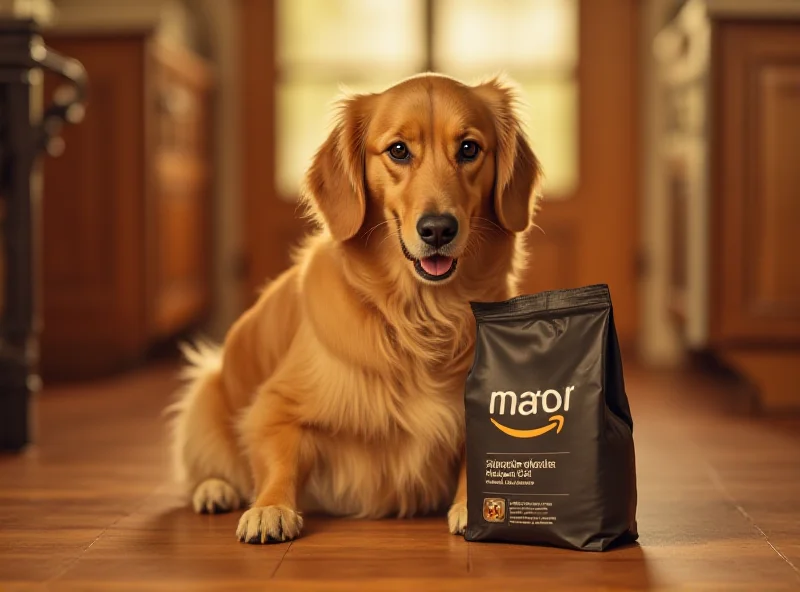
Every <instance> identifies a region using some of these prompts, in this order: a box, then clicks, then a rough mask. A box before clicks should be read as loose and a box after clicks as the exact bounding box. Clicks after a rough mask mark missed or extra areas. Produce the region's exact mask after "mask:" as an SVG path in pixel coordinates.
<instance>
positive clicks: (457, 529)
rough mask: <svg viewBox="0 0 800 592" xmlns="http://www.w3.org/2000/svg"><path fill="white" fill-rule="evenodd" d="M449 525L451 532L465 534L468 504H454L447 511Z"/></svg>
mask: <svg viewBox="0 0 800 592" xmlns="http://www.w3.org/2000/svg"><path fill="white" fill-rule="evenodd" d="M447 525H448V526H449V527H450V533H451V534H464V531H465V530H466V529H467V505H466V504H461V503H458V504H453V505H452V506H450V510H449V511H448V512H447Z"/></svg>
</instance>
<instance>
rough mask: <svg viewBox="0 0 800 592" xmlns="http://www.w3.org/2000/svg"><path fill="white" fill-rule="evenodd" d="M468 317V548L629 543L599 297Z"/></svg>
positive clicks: (595, 290) (629, 455)
mask: <svg viewBox="0 0 800 592" xmlns="http://www.w3.org/2000/svg"><path fill="white" fill-rule="evenodd" d="M471 306H472V312H473V314H474V316H475V320H476V325H477V335H476V343H475V358H474V362H473V366H472V368H471V370H470V373H469V376H468V378H467V384H466V392H465V407H466V429H467V432H466V446H467V529H466V533H465V538H466V540H468V541H494V542H513V543H527V544H538V545H549V546H557V547H565V548H570V549H578V550H585V551H604V550H606V549H608V548H609V547H611V546H614V545H617V544H623V543H630V542H633V541H635V540H636V539H637V538H638V536H639V535H638V531H637V524H636V503H637V493H636V463H635V454H634V444H633V420H632V418H631V412H630V407H629V404H628V397H627V394H626V392H625V383H624V380H623V375H622V360H621V355H620V351H619V343H618V341H617V333H616V329H615V327H614V315H613V308H612V305H611V296H610V294H609V290H608V287H607V286H605V285H594V286H587V287H584V288H576V289H570V290H555V291H550V292H543V293H540V294H533V295H525V296H519V297H517V298H514V299H511V300H507V301H503V302H491V303H472V305H471Z"/></svg>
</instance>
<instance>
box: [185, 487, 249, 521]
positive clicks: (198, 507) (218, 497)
mask: <svg viewBox="0 0 800 592" xmlns="http://www.w3.org/2000/svg"><path fill="white" fill-rule="evenodd" d="M241 501H242V500H241V498H240V497H239V494H238V493H236V490H235V489H234V488H233V487H231V486H230V485H229V484H228V483H226V482H225V481H223V480H222V479H206V480H205V481H203V482H202V483H201V484H200V485H198V486H197V489H195V490H194V494H193V495H192V506H193V507H194V511H195V512H197V513H198V514H222V513H224V512H230V511H231V510H238V509H239V508H240V507H241V506H240V505H241Z"/></svg>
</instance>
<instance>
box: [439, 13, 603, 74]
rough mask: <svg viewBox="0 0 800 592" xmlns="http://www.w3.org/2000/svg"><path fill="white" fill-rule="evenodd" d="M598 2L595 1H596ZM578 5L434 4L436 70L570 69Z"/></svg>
mask: <svg viewBox="0 0 800 592" xmlns="http://www.w3.org/2000/svg"><path fill="white" fill-rule="evenodd" d="M595 1H597V0H595ZM577 2H578V0H491V2H490V1H488V0H436V1H435V2H434V4H433V6H434V15H435V20H434V23H435V27H436V28H435V31H434V64H435V65H436V68H437V69H444V70H459V71H461V72H469V73H471V74H472V75H479V76H482V75H485V74H486V73H492V71H494V70H498V69H503V70H505V71H506V72H508V73H509V74H511V75H513V76H518V77H521V76H523V75H524V74H525V73H530V72H535V71H537V70H538V71H548V70H550V71H552V70H564V69H565V68H566V69H572V68H573V67H574V66H575V65H576V63H577V56H578V6H577Z"/></svg>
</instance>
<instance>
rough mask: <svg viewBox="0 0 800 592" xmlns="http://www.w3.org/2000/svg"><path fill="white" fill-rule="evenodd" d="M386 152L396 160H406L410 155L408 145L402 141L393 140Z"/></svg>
mask: <svg viewBox="0 0 800 592" xmlns="http://www.w3.org/2000/svg"><path fill="white" fill-rule="evenodd" d="M388 152H389V156H391V157H392V159H394V160H397V161H406V160H408V159H409V158H410V157H411V152H409V150H408V146H406V145H405V144H404V143H403V142H395V143H394V144H392V145H391V146H389V150H388Z"/></svg>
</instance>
